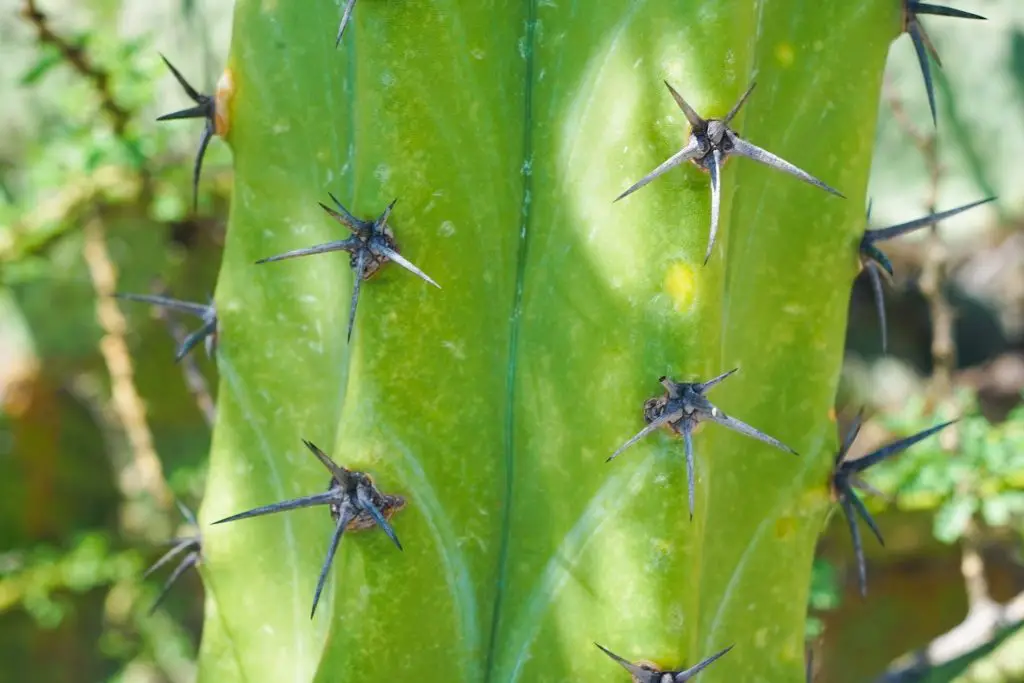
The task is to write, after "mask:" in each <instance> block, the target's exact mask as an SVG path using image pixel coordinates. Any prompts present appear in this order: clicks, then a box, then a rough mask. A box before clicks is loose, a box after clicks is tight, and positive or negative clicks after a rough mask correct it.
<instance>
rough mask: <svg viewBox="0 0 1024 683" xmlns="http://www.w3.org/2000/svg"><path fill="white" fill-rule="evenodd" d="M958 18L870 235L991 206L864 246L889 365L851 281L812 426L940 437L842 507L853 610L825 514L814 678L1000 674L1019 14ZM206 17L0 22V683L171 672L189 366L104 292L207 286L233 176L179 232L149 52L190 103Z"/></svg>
mask: <svg viewBox="0 0 1024 683" xmlns="http://www.w3.org/2000/svg"><path fill="white" fill-rule="evenodd" d="M896 1H897V0H893V2H896ZM955 4H956V6H957V7H959V8H961V9H965V10H969V11H974V12H978V13H980V14H983V15H985V16H987V17H989V21H987V22H984V23H979V24H972V25H970V26H963V23H964V22H957V21H953V20H945V19H942V18H926V19H925V20H924V23H925V24H926V26H927V29H928V31H929V33H930V35H931V37H932V39H933V41H934V43H935V44H936V47H937V49H938V51H939V53H940V55H942V57H943V63H944V65H945V68H944V71H943V72H941V73H939V74H937V95H938V101H939V128H938V131H939V139H938V141H937V142H936V141H935V140H934V139H933V138H932V137H931V136H932V133H933V129H932V128H931V125H930V117H929V114H928V109H927V102H926V100H925V96H924V88H923V85H922V83H921V78H920V73H919V71H918V68H917V64H916V61H915V59H914V55H913V50H912V48H911V44H910V42H909V39H908V37H907V36H902V37H901V38H900V39H899V40H898V41H896V42H895V43H894V44H893V47H892V50H891V53H890V61H889V65H888V70H887V73H886V81H885V91H884V94H883V101H882V104H881V106H880V109H879V126H878V133H877V138H876V141H875V148H876V154H875V163H874V168H873V172H872V180H871V199H872V200H873V208H872V218H871V223H872V227H883V226H886V225H891V224H894V223H898V222H902V221H905V220H909V219H913V218H917V217H919V216H922V215H925V214H927V213H928V212H929V211H930V210H933V209H934V210H944V209H948V208H952V207H955V206H958V205H960V204H964V203H967V202H970V201H973V200H975V199H980V198H983V197H987V196H991V195H998V196H999V200H998V201H997V202H993V203H991V204H987V205H985V206H983V207H979V208H977V209H973V210H971V211H969V212H967V213H965V214H962V215H960V216H957V217H956V218H954V219H952V220H949V221H947V222H945V223H943V224H942V225H941V226H940V228H939V229H938V230H936V231H932V230H923V231H920V233H919V234H914V235H911V236H908V237H904V238H900V239H898V240H895V241H893V242H890V243H885V244H884V245H883V249H884V250H885V251H886V252H887V253H888V255H889V256H890V258H891V259H892V261H893V264H894V267H895V272H896V278H895V280H894V282H893V283H892V285H891V286H889V287H887V288H886V302H887V308H888V311H889V314H888V319H889V328H890V341H889V348H890V353H889V355H887V356H884V355H883V354H882V353H881V349H880V338H879V328H878V322H877V318H876V314H875V309H874V304H873V301H872V298H871V289H870V286H869V285H868V282H867V280H866V278H863V277H862V278H860V279H859V280H858V282H857V283H856V284H855V286H854V288H853V293H852V296H851V300H850V329H849V333H848V338H847V359H846V365H845V368H844V375H843V382H842V388H841V391H840V396H839V398H838V401H837V414H838V422H839V424H840V427H841V428H844V427H845V425H846V424H847V423H848V422H849V420H850V419H852V417H853V415H854V414H855V413H856V412H857V410H858V409H859V408H860V407H861V406H864V407H866V408H867V410H868V414H869V415H870V420H869V421H868V423H867V426H866V427H865V429H864V431H863V432H862V435H861V437H860V439H859V440H858V442H857V443H856V444H855V446H854V450H855V453H866V452H868V451H869V450H870V449H873V448H876V447H878V446H880V445H881V444H883V443H884V442H885V441H886V440H889V439H894V438H897V437H900V436H903V435H906V434H909V433H910V432H912V431H916V430H918V429H922V428H924V427H926V426H930V425H931V424H934V423H935V422H936V421H937V420H938V418H939V417H940V416H941V417H950V416H954V415H965V416H966V417H965V419H964V420H962V421H961V422H960V423H959V424H958V425H956V426H955V427H953V428H950V429H948V430H946V431H945V432H943V433H942V436H941V438H935V439H931V440H929V441H926V442H924V443H922V444H921V445H920V446H917V447H915V448H914V449H912V450H910V451H908V452H907V453H906V454H904V455H903V456H901V457H899V458H897V459H895V460H893V461H892V462H889V463H885V464H883V465H882V466H879V467H877V468H873V470H872V472H871V474H870V475H869V479H870V481H871V483H872V484H873V485H874V486H876V487H877V488H879V489H880V490H881V491H882V492H883V493H884V494H885V495H886V497H887V499H881V500H870V501H869V505H870V506H871V509H872V510H873V511H875V512H876V514H877V518H878V521H879V523H880V525H881V527H882V531H883V533H884V534H885V536H886V541H887V544H886V547H885V548H882V547H881V546H879V545H878V544H877V543H875V542H874V539H873V538H870V537H866V538H865V547H866V550H867V553H868V572H869V590H870V593H869V598H870V599H869V600H862V599H861V598H860V596H859V595H858V594H857V588H856V571H855V566H854V565H853V563H852V559H853V556H852V551H851V547H850V541H849V538H848V535H847V530H846V527H845V524H844V523H843V521H842V518H841V516H839V515H834V516H833V517H832V518H831V519H830V520H829V524H828V527H827V529H826V530H825V533H824V534H823V536H822V539H821V543H820V552H819V557H818V559H817V560H816V564H815V572H814V579H813V582H812V585H811V587H810V588H811V592H810V601H809V605H808V609H809V613H810V617H811V618H810V619H809V622H808V640H809V643H810V645H811V647H812V648H813V650H814V653H815V656H814V669H815V680H817V681H826V682H832V681H834V682H835V683H845V682H846V681H865V680H885V681H912V680H929V681H951V680H957V681H993V682H995V681H1024V631H1020V626H1021V624H1022V623H1024V547H1022V540H1024V539H1022V533H1021V532H1022V531H1024V407H1022V403H1024V395H1022V392H1024V162H1022V160H1024V2H1020V0H958V2H957V3H955ZM231 11H232V7H231V3H226V2H213V0H207V1H206V2H201V1H200V0H75V1H72V0H0V54H2V56H3V59H0V92H2V93H3V97H0V109H2V111H3V116H2V117H0V405H2V412H0V662H3V664H2V665H0V683H7V682H8V681H12V682H13V681H18V682H19V683H36V682H42V681H45V682H47V683H50V682H53V683H62V682H64V681H124V682H125V683H143V682H149V681H152V682H164V681H166V682H172V683H184V682H186V681H191V680H193V679H194V674H195V670H194V659H195V653H196V650H197V647H198V642H199V638H200V628H201V624H202V606H203V603H202V586H201V583H200V581H199V578H198V576H197V575H196V573H195V572H194V571H193V570H189V571H186V572H185V573H184V574H183V576H182V579H181V580H180V581H179V582H178V583H177V584H176V585H175V586H174V588H173V589H172V590H171V591H170V593H169V594H168V595H167V597H166V599H165V600H164V601H163V602H162V603H161V604H160V606H159V607H158V608H157V609H156V610H155V611H154V612H153V613H152V614H150V613H149V612H150V607H151V606H152V604H153V601H154V599H155V598H156V597H157V595H158V593H159V591H160V589H161V586H162V585H163V583H164V581H165V580H166V579H167V578H168V576H169V574H170V572H171V571H172V570H173V567H174V563H173V562H172V563H170V564H169V565H166V566H164V567H162V568H161V569H160V570H158V571H157V572H155V573H154V574H153V575H152V576H150V577H149V578H147V579H145V580H144V579H143V572H144V571H145V569H146V568H147V567H148V566H149V565H151V564H152V563H153V562H154V561H156V560H157V559H158V558H159V557H160V556H161V555H162V554H163V553H164V552H165V551H166V550H167V549H168V547H169V546H168V541H169V540H170V539H173V538H176V537H181V536H182V535H184V536H188V535H190V534H194V533H195V529H189V528H188V524H187V523H186V522H185V520H184V519H183V518H182V516H181V515H180V514H179V512H178V511H177V509H176V508H175V506H174V504H173V502H174V501H175V500H178V501H181V502H182V503H184V504H186V505H188V506H192V507H195V506H196V505H197V504H198V501H199V499H200V497H201V494H202V490H203V482H204V463H205V458H206V452H207V449H208V446H209V440H210V426H209V412H210V411H209V407H210V404H211V403H212V401H213V400H215V396H212V395H211V392H212V393H213V394H215V391H216V368H215V366H214V365H213V363H212V362H211V361H210V360H209V359H208V358H206V357H205V356H204V355H203V353H202V352H201V351H198V350H197V352H196V353H193V354H192V356H190V357H189V359H186V361H183V362H182V363H181V364H179V365H175V364H174V363H173V362H172V361H173V356H174V349H175V337H177V338H178V339H180V338H181V336H182V335H183V334H184V333H185V331H187V330H189V329H194V328H195V326H196V322H195V321H192V320H181V321H175V320H174V319H164V318H160V319H158V318H157V317H155V316H154V314H153V313H154V312H153V311H151V310H149V309H148V307H147V306H145V305H143V304H138V303H132V302H119V301H116V300H113V299H111V298H110V295H111V294H112V293H114V292H115V291H119V292H139V293H150V292H154V291H164V292H169V293H171V294H173V295H174V296H175V297H177V298H181V299H185V300H189V301H198V302H205V301H207V298H208V296H209V295H210V293H212V291H213V289H214V287H215V284H216V276H217V269H218V266H219V262H220V256H221V248H222V244H223V231H224V226H225V220H226V213H227V207H228V201H229V195H230V187H231V170H230V154H229V152H228V150H227V149H226V147H225V146H224V145H223V144H222V143H220V141H218V140H214V142H213V143H212V144H211V146H210V149H209V152H208V153H207V157H206V162H205V170H204V176H203V182H202V183H201V184H200V193H199V209H198V211H197V212H196V213H195V214H193V213H192V212H191V211H190V203H191V168H192V160H193V155H194V153H195V149H196V146H197V144H198V140H199V133H200V130H201V128H200V126H201V125H202V124H201V123H199V122H194V121H193V122H180V121H179V122H169V123H164V124H158V123H156V121H155V118H156V117H157V116H158V115H160V114H163V113H166V112H169V111H174V110H177V109H180V108H183V107H185V106H189V105H190V104H191V103H190V102H189V101H188V100H187V99H186V98H185V96H184V94H183V93H182V92H181V90H180V89H179V87H178V85H177V84H176V83H175V82H174V81H173V79H172V78H171V76H170V75H169V73H168V72H167V70H166V68H165V67H164V65H163V64H162V63H161V62H160V58H159V54H160V53H163V54H165V55H166V56H167V57H168V58H169V59H170V60H171V61H172V62H173V63H174V64H175V65H176V66H177V67H178V68H179V70H180V71H181V72H182V73H183V74H184V75H185V77H186V78H188V79H189V80H190V81H191V82H192V84H193V85H194V86H195V87H196V88H197V89H199V90H200V91H203V92H207V93H209V92H211V90H212V87H213V85H214V83H215V82H216V78H217V75H218V73H219V70H220V67H221V65H222V64H223V61H224V59H225V56H226V53H227V50H228V41H229V39H230V28H231V27H230V21H231ZM821 229H822V230H827V229H829V226H827V225H822V226H821ZM808 286H814V283H808ZM188 325H191V327H187V326H188ZM822 485H823V486H824V485H825V482H822Z"/></svg>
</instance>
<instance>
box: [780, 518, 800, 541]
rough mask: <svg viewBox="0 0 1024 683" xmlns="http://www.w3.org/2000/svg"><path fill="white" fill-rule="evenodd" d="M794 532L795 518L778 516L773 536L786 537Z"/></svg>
mask: <svg viewBox="0 0 1024 683" xmlns="http://www.w3.org/2000/svg"><path fill="white" fill-rule="evenodd" d="M795 532H796V520H795V519H794V518H793V517H790V516H786V517H780V518H779V519H778V520H777V521H776V522H775V537H776V538H778V539H788V538H790V537H791V536H792V535H793V534H794V533H795Z"/></svg>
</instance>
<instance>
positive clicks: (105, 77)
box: [21, 0, 132, 138]
mask: <svg viewBox="0 0 1024 683" xmlns="http://www.w3.org/2000/svg"><path fill="white" fill-rule="evenodd" d="M21 16H23V17H24V18H25V20H26V21H28V22H29V23H30V24H32V26H33V27H35V30H36V35H37V37H38V40H39V42H40V43H41V44H43V45H49V46H52V47H53V48H55V49H56V50H57V51H58V52H59V53H60V54H61V57H63V59H64V61H66V62H67V63H68V64H70V65H71V67H72V68H73V69H74V70H75V71H76V72H78V73H79V74H80V75H81V76H82V77H84V78H85V79H86V80H88V81H89V82H90V83H92V85H93V87H94V88H95V90H96V93H97V94H98V95H99V98H100V106H101V107H102V108H103V111H105V112H107V115H108V116H109V117H110V123H111V125H112V126H113V127H114V133H115V134H117V137H119V138H120V137H123V136H124V132H125V129H126V128H127V127H128V122H129V121H130V120H131V117H132V115H131V112H129V111H128V110H127V109H125V108H124V107H122V106H121V105H120V104H118V102H117V100H116V99H114V94H113V92H112V91H111V88H110V74H109V73H108V72H107V71H106V70H104V69H102V68H100V67H98V66H96V64H94V63H93V62H92V61H91V60H90V59H89V57H88V55H86V54H85V50H83V49H82V48H81V47H80V46H78V45H72V44H71V43H70V42H68V40H67V39H66V38H64V37H62V36H60V35H59V34H57V33H56V32H55V31H54V30H53V29H52V28H51V26H50V23H49V19H48V17H47V16H46V14H44V13H43V11H42V10H40V9H39V6H38V4H37V3H36V0H24V2H23V3H22V5H21Z"/></svg>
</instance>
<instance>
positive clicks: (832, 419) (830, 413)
mask: <svg viewBox="0 0 1024 683" xmlns="http://www.w3.org/2000/svg"><path fill="white" fill-rule="evenodd" d="M828 421H829V422H835V421H836V409H835V407H830V408H829V409H828Z"/></svg>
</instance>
